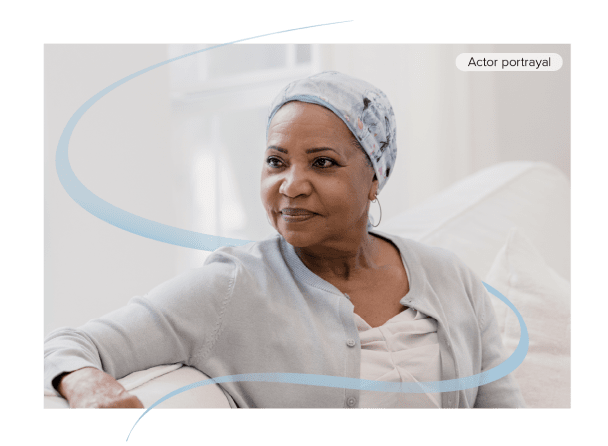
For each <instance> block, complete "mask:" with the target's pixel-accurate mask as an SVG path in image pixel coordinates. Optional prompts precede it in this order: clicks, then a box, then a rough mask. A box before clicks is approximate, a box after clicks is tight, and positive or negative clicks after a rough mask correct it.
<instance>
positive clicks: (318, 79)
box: [266, 71, 397, 191]
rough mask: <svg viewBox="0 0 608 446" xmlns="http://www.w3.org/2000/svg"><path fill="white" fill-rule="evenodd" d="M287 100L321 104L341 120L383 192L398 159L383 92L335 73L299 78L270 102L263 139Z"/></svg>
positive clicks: (392, 119)
mask: <svg viewBox="0 0 608 446" xmlns="http://www.w3.org/2000/svg"><path fill="white" fill-rule="evenodd" d="M290 101H300V102H308V103H311V104H318V105H322V106H323V107H325V108H327V109H329V110H331V111H332V112H334V114H335V115H336V116H338V117H339V118H340V119H342V121H344V124H346V126H347V127H348V128H349V130H350V131H351V133H352V134H353V135H354V136H355V138H356V139H357V141H358V142H359V144H361V147H363V150H364V151H365V153H366V155H367V157H368V158H369V159H370V161H371V163H372V166H373V168H374V171H375V172H376V177H377V178H378V191H380V190H382V187H383V186H384V183H386V180H387V179H388V177H389V175H390V174H391V173H392V171H393V166H394V165H395V159H396V158H397V144H396V141H395V135H396V125H395V114H394V113H393V107H391V104H390V102H389V101H388V98H387V97H386V95H385V94H384V93H383V92H382V91H380V90H379V89H377V88H376V87H374V86H373V85H371V84H368V83H367V82H364V81H362V80H359V79H355V78H353V77H350V76H347V75H345V74H342V73H338V72H337V71H325V72H323V73H319V74H315V75H313V76H310V77H307V78H304V79H299V80H297V81H294V82H292V83H291V84H289V85H287V87H285V88H284V89H283V91H281V93H280V94H279V95H278V96H277V97H276V98H275V99H274V100H273V101H272V104H271V105H270V112H269V113H268V123H267V125H266V137H268V127H269V126H270V121H271V120H272V118H273V116H274V115H275V113H276V112H277V111H278V110H279V108H281V107H282V106H283V105H284V104H285V103H287V102H290Z"/></svg>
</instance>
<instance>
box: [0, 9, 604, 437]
mask: <svg viewBox="0 0 608 446" xmlns="http://www.w3.org/2000/svg"><path fill="white" fill-rule="evenodd" d="M593 4H594V3H591V2H577V3H576V4H575V6H572V5H571V4H570V2H555V1H554V2H522V1H511V2H508V3H507V2H504V3H494V2H488V1H478V2H456V1H451V2H437V1H431V2H426V3H424V4H423V3H416V4H413V3H408V2H379V1H376V2H370V1H367V2H362V1H350V2H339V3H338V4H333V3H330V2H328V1H314V2H311V1H309V2H286V1H283V2H264V3H254V2H246V3H236V2H216V3H213V4H211V3H210V2H200V1H199V2H183V1H176V2H163V3H158V2H157V3H154V2H139V1H138V2H129V1H121V2H117V1H114V0H112V1H106V2H103V3H101V2H97V3H85V2H47V3H45V4H34V3H27V4H26V3H22V4H20V5H18V6H17V5H16V4H13V5H11V6H3V10H4V12H3V14H2V15H3V26H4V28H3V31H2V33H3V37H4V39H3V40H4V45H3V53H4V58H3V63H2V76H3V78H4V89H3V99H4V100H3V105H4V106H3V107H2V110H3V116H4V119H3V124H4V125H3V128H4V131H3V134H5V135H7V136H8V138H5V141H6V143H5V145H4V147H3V150H2V155H3V156H2V160H3V162H2V167H3V169H2V184H3V186H4V187H3V201H4V203H5V204H8V209H7V208H5V210H4V212H3V217H4V218H3V219H2V221H3V223H2V224H3V229H4V251H5V255H4V256H3V258H4V261H3V266H4V267H3V272H4V274H3V276H4V280H3V282H4V283H5V286H4V287H3V291H4V292H3V293H2V294H3V297H4V301H5V302H4V313H3V315H4V318H3V319H4V324H3V346H4V347H3V349H4V354H3V365H4V367H3V371H4V372H3V377H4V379H3V384H4V386H3V387H4V392H3V394H4V404H3V407H4V408H5V410H4V411H3V418H2V420H3V423H2V424H3V426H4V427H3V432H4V437H5V438H8V439H9V441H11V442H18V444H61V445H71V444H85V445H96V444H100V445H101V444H103V445H108V444H124V442H125V439H126V436H127V434H128V432H129V430H130V428H131V426H132V424H133V423H134V422H135V420H136V419H137V417H138V416H139V415H140V413H141V412H140V411H139V410H104V411H101V410H90V411H85V410H79V411H65V410H46V411H45V410H43V409H42V405H41V401H40V399H39V398H40V390H41V389H40V378H41V369H40V368H39V367H40V365H41V363H40V362H39V360H40V357H39V356H36V354H34V352H35V351H40V349H41V347H42V343H41V342H40V341H41V339H40V335H39V334H40V332H41V330H42V323H41V322H42V321H41V319H42V264H41V261H40V260H41V257H40V254H41V252H40V250H41V247H42V228H41V224H42V122H41V121H42V44H43V43H44V42H223V41H230V40H235V39H239V38H243V37H249V36H254V35H259V34H264V33H269V32H273V31H278V30H282V29H289V28H296V27H301V26H306V25H313V24H319V23H325V22H332V21H338V20H354V22H353V23H348V24H345V25H333V26H326V27H323V28H316V29H313V30H304V31H298V32H294V33H288V34H283V35H280V36H273V37H269V38H264V40H263V41H265V42H480V43H483V42H487V43H492V42H522V43H536V42H551V43H573V44H574V46H573V48H574V49H576V52H575V60H576V68H577V69H576V74H575V76H574V77H573V83H574V86H573V87H574V88H573V91H575V92H576V100H575V101H574V102H573V104H574V113H573V116H574V118H573V121H574V122H573V124H574V131H573V135H574V136H573V147H575V149H574V150H573V161H574V159H575V160H576V163H573V181H574V178H575V177H576V181H577V189H576V190H577V191H578V194H575V195H577V197H576V199H575V201H574V202H575V203H576V204H575V206H574V210H575V211H576V212H575V213H574V215H576V216H577V218H578V219H580V220H581V221H584V226H585V230H584V231H582V230H581V228H582V226H583V223H580V225H576V224H575V226H574V227H575V228H579V231H580V235H578V234H574V236H575V243H574V246H575V249H574V252H573V254H574V256H575V258H576V257H578V258H579V260H580V261H583V259H584V261H585V269H584V270H585V271H582V269H581V268H579V269H576V268H575V271H574V275H575V278H576V279H577V280H576V290H577V292H576V294H577V295H580V296H583V295H585V296H586V297H585V298H586V299H593V303H594V304H595V303H596V302H598V301H599V302H600V305H599V306H595V305H594V306H593V307H590V309H591V310H592V311H589V310H587V309H585V310H584V313H582V315H584V318H585V321H584V322H583V323H581V324H580V325H577V326H576V328H577V338H578V339H579V342H578V343H577V346H578V348H577V351H576V353H577V354H576V355H575V357H576V366H577V367H576V370H577V371H581V372H580V373H579V374H575V376H578V375H581V376H582V375H583V374H584V375H585V377H584V379H581V380H579V383H577V384H576V385H575V386H574V387H575V389H576V398H574V401H575V403H574V408H575V409H576V410H561V411H516V410H512V411H487V410H476V411H449V410H444V411H399V410H392V411H391V410H377V411H374V410H361V411H349V410H335V411H302V410H292V411H278V410H274V411H273V410H254V411H246V410H237V411H210V410H209V411H186V410H175V411H168V410H167V411H161V410H157V411H152V412H150V413H149V414H148V415H146V417H145V418H144V419H143V420H142V422H141V423H140V424H139V425H138V426H137V427H136V428H135V430H134V431H133V434H132V437H131V439H130V441H129V444H135V445H138V444H164V445H166V444H175V443H181V442H184V443H186V442H188V443H201V444H202V443H207V444H222V443H241V444H248V443H257V444H268V443H286V444H294V443H295V444H310V443H313V444H314V443H323V444H326V443H333V444H352V443H357V444H382V445H392V444H394V443H395V442H399V443H406V442H407V443H415V444H418V445H420V444H421V443H423V442H424V443H425V444H427V443H428V442H430V444H434V443H437V442H442V443H461V442H462V443H482V444H488V443H501V444H502V443H510V444H517V443H521V442H525V443H536V442H538V443H549V444H551V443H555V442H562V441H563V442H567V443H573V442H574V441H578V442H585V443H586V442H588V441H594V440H592V436H591V435H592V434H591V432H590V430H591V429H592V428H593V427H594V426H596V425H597V422H598V421H599V420H600V418H599V416H600V413H601V412H600V411H601V407H602V406H600V404H601V394H603V392H602V391H599V390H597V391H596V390H595V387H599V388H600V389H601V388H602V386H598V385H594V384H592V383H593V382H600V383H601V382H602V381H601V378H603V374H602V373H601V372H602V370H603V363H604V362H605V361H604V359H603V357H604V355H605V353H604V351H605V347H604V342H603V339H604V338H605V335H602V333H601V332H600V331H599V328H596V327H600V328H601V327H602V325H603V324H601V323H600V322H599V321H597V322H594V321H593V318H595V317H598V316H599V315H601V313H603V312H602V311H601V310H602V308H603V307H602V306H603V305H605V304H604V302H603V301H604V300H605V299H606V298H605V296H604V295H605V292H604V291H602V290H603V289H604V288H603V287H601V286H600V287H593V288H592V287H591V285H590V281H591V280H592V279H593V278H594V277H602V273H603V268H602V266H604V265H605V262H602V260H603V256H600V255H599V253H601V249H602V247H604V246H605V242H604V241H603V240H602V238H601V237H598V236H597V235H596V234H603V232H604V231H601V228H600V225H602V226H603V223H604V222H605V219H604V218H603V217H604V216H605V214H606V212H605V210H604V208H605V205H601V202H605V198H604V196H603V195H604V193H603V191H604V189H600V188H601V186H602V183H601V180H602V179H603V176H604V175H603V173H604V172H603V171H604V169H603V166H604V165H605V160H606V155H605V152H606V142H605V138H602V137H601V136H600V134H599V133H600V131H601V130H603V129H604V128H605V126H606V124H605V121H606V111H605V101H604V102H603V103H602V99H605V85H604V84H605V79H604V78H605V76H606V75H605V73H606V71H605V68H606V63H605V60H604V57H605V56H604V55H605V49H604V47H603V45H602V42H603V41H605V40H606V39H605V32H604V31H602V30H603V29H604V28H605V24H604V23H603V21H602V17H605V15H603V14H600V12H599V11H596V10H594V9H593V8H592V7H591V6H590V5H593ZM566 5H567V6H566ZM259 41H262V40H259ZM255 42H258V40H255ZM219 51H221V49H219ZM142 68H144V67H142ZM379 69H381V67H379ZM602 133H603V132H602ZM574 141H576V142H575V143H574ZM575 151H576V154H574V152H575ZM574 155H576V156H574ZM591 209H593V214H591V213H590V212H589V211H590V210H591ZM587 212H589V215H585V216H584V217H585V219H584V220H583V215H582V214H584V213H587ZM592 237H593V238H592ZM575 264H576V263H575ZM597 290H599V291H597ZM581 298H582V297H581ZM577 308H582V307H580V306H578V307H577ZM36 311H38V314H39V315H40V319H39V320H38V322H32V318H31V314H32V312H34V313H35V312H36ZM590 313H591V314H590ZM23 315H27V316H23ZM582 315H581V320H582V318H583V317H582ZM585 327H587V328H585ZM38 330H40V332H39V331H38ZM595 332H597V334H596V335H595V336H594V337H593V338H592V339H594V340H595V342H596V343H597V344H596V345H595V346H594V345H589V343H588V342H583V340H581V339H584V338H585V337H586V336H588V335H593V334H595ZM587 352H589V355H593V356H591V357H592V358H598V356H599V360H593V359H591V360H590V359H584V357H585V356H586V353H587ZM598 353H600V354H599V355H598ZM36 358H37V359H36ZM587 371H589V372H587ZM593 406H597V410H590V409H593ZM603 418H604V417H602V418H601V419H602V420H603ZM600 426H601V423H600ZM599 439H600V441H601V437H599Z"/></svg>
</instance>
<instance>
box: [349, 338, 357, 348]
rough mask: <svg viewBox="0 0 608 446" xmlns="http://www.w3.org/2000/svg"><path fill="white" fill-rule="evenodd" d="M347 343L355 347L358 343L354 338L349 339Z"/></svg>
mask: <svg viewBox="0 0 608 446" xmlns="http://www.w3.org/2000/svg"><path fill="white" fill-rule="evenodd" d="M346 345H348V346H349V347H354V346H355V345H357V343H356V342H355V340H354V339H349V340H348V341H346Z"/></svg>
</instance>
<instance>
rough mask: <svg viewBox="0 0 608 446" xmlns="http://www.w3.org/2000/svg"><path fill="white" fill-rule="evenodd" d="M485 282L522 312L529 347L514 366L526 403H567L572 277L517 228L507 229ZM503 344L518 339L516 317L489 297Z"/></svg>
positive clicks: (546, 405)
mask: <svg viewBox="0 0 608 446" xmlns="http://www.w3.org/2000/svg"><path fill="white" fill-rule="evenodd" d="M486 282H487V283H488V284H489V285H491V286H493V287H494V288H496V289H497V290H498V291H500V292H501V293H502V294H503V295H504V296H505V297H506V298H507V299H509V300H510V301H511V303H512V304H513V305H515V308H517V310H518V311H519V312H520V313H521V315H522V317H523V319H524V322H525V324H526V326H527V328H528V336H529V339H530V347H529V350H528V354H527V356H526V358H525V359H524V362H523V363H522V364H521V365H520V366H519V367H518V368H517V369H516V370H515V371H514V372H513V376H514V377H515V378H516V379H517V382H518V383H519V387H520V389H521V391H522V394H523V396H524V399H525V401H526V404H527V405H528V407H531V408H533V407H537V408H539V407H540V408H557V407H561V408H569V407H570V283H569V282H568V281H567V280H565V279H563V278H562V277H560V276H559V275H558V274H557V273H556V272H555V271H553V269H551V268H550V267H549V266H548V265H547V264H546V262H545V261H544V259H543V258H542V256H541V255H540V253H539V252H538V251H537V250H536V249H535V248H534V247H533V246H532V243H531V242H530V241H529V240H527V239H526V238H525V237H524V236H523V235H522V234H521V233H520V232H519V231H518V230H516V229H513V230H511V232H510V233H509V237H508V240H507V242H506V244H505V245H504V246H503V247H502V249H501V250H500V252H499V253H498V256H497V257H496V260H495V261H494V263H493V265H492V267H491V269H490V272H489V273H488V275H487V277H486ZM492 302H493V304H494V309H495V312H496V317H497V320H498V325H499V328H500V330H501V333H502V338H503V342H504V345H505V350H506V353H507V354H508V355H510V354H511V353H512V352H513V351H514V350H515V348H516V347H517V344H518V342H519V339H520V327H519V321H518V320H517V317H516V316H515V314H514V313H513V311H511V309H510V308H509V307H507V305H506V304H504V303H503V302H502V301H500V300H499V299H496V298H494V299H493V300H492Z"/></svg>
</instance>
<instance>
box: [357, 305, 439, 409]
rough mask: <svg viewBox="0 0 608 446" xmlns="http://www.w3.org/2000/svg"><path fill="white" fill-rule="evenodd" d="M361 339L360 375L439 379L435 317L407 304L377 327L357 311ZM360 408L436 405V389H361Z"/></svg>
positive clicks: (395, 379) (403, 379)
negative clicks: (401, 390)
mask: <svg viewBox="0 0 608 446" xmlns="http://www.w3.org/2000/svg"><path fill="white" fill-rule="evenodd" d="M354 317H355V324H356V325H357V330H358V331H359V338H360V341H361V379H369V380H375V381H389V382H426V381H440V380H441V358H440V355H439V342H438V340H437V321H435V320H434V319H432V318H429V317H428V316H426V315H424V314H422V313H421V312H420V311H417V310H414V309H412V308H407V309H405V310H403V311H401V312H400V313H399V314H397V315H396V316H394V317H392V318H391V319H389V320H388V321H386V322H385V323H384V324H382V325H381V326H379V327H373V328H372V327H371V326H370V325H369V324H368V323H367V322H365V320H364V319H362V318H361V317H360V316H359V315H358V314H356V313H355V314H354ZM359 407H362V408H397V407H403V408H438V407H441V395H440V394H439V393H399V392H378V391H371V390H362V391H361V392H360V402H359Z"/></svg>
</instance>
